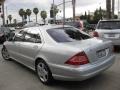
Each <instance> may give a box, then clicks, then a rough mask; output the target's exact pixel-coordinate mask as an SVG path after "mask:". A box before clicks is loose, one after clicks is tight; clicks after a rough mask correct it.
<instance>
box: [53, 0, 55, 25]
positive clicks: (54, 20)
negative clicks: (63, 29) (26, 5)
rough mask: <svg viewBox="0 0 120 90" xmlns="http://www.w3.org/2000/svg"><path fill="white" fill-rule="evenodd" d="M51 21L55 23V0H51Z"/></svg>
mask: <svg viewBox="0 0 120 90" xmlns="http://www.w3.org/2000/svg"><path fill="white" fill-rule="evenodd" d="M53 22H54V24H55V0H53Z"/></svg>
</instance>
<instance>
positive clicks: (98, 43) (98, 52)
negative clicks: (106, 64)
mask: <svg viewBox="0 0 120 90" xmlns="http://www.w3.org/2000/svg"><path fill="white" fill-rule="evenodd" d="M66 44H67V45H69V46H72V47H75V48H78V50H79V49H80V50H82V51H84V52H85V53H86V55H87V56H88V59H89V62H90V63H92V62H95V61H97V60H105V59H106V58H108V57H109V56H110V55H111V53H112V43H111V41H106V40H100V39H97V38H92V39H88V40H82V41H78V42H71V43H66Z"/></svg>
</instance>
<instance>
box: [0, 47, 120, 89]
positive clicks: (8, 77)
mask: <svg viewBox="0 0 120 90" xmlns="http://www.w3.org/2000/svg"><path fill="white" fill-rule="evenodd" d="M0 50H1V46H0ZM119 50H120V49H119ZM115 55H116V61H115V64H114V65H113V66H112V67H111V68H109V69H108V70H107V71H105V72H103V73H101V74H100V75H98V76H96V77H94V78H91V79H88V80H85V81H81V82H67V81H54V83H53V84H52V85H51V86H46V85H43V84H42V83H41V82H40V81H39V79H38V78H37V76H36V74H35V72H34V71H32V70H30V69H28V68H26V67H25V66H23V65H21V64H19V63H17V62H15V61H5V60H3V58H2V56H1V54H0V90H120V52H116V53H115Z"/></svg>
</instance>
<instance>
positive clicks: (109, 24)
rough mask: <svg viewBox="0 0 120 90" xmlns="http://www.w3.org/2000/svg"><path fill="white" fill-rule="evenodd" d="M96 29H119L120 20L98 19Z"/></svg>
mask: <svg viewBox="0 0 120 90" xmlns="http://www.w3.org/2000/svg"><path fill="white" fill-rule="evenodd" d="M97 29H120V21H100V22H99V24H98V26H97Z"/></svg>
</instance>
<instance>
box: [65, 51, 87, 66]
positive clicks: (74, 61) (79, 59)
mask: <svg viewBox="0 0 120 90" xmlns="http://www.w3.org/2000/svg"><path fill="white" fill-rule="evenodd" d="M88 63H89V61H88V57H87V56H86V54H85V52H80V53H78V54H76V55H75V56H73V57H71V58H70V59H69V60H68V61H66V62H65V64H69V65H84V64H88Z"/></svg>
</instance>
